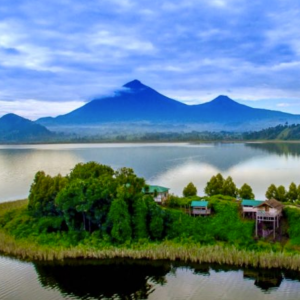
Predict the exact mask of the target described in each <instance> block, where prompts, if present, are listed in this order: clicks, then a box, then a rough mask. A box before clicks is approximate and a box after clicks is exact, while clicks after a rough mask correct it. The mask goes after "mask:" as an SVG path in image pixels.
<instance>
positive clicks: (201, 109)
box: [37, 80, 300, 131]
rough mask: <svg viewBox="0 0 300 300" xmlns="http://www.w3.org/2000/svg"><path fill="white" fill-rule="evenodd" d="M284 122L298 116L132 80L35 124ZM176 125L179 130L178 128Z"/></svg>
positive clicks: (214, 126) (258, 125)
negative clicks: (183, 98)
mask: <svg viewBox="0 0 300 300" xmlns="http://www.w3.org/2000/svg"><path fill="white" fill-rule="evenodd" d="M285 122H289V123H294V122H298V123H300V115H292V114H288V113H283V112H279V111H272V110H266V109H257V108H252V107H249V106H246V105H242V104H240V103H238V102H236V101H234V100H232V99H230V98H229V97H227V96H219V97H217V98H215V99H214V100H212V101H210V102H207V103H204V104H199V105H186V104H184V103H181V102H179V101H176V100H174V99H171V98H168V97H166V96H164V95H162V94H160V93H158V92H157V91H155V90H154V89H152V88H150V87H148V86H146V85H144V84H142V83H141V82H140V81H138V80H133V81H131V82H129V83H127V84H125V85H124V86H123V89H121V90H120V91H118V92H117V93H116V94H115V95H114V96H110V97H105V98H100V99H95V100H93V101H91V102H89V103H87V104H85V105H84V106H82V107H80V108H78V109H76V110H74V111H72V112H70V113H68V114H65V115H61V116H58V117H56V118H49V117H47V118H41V119H39V120H37V123H39V124H42V125H44V126H47V127H48V128H52V127H60V126H104V125H109V124H111V125H113V126H119V127H120V128H121V129H122V128H125V127H126V126H127V125H130V124H131V126H136V125H139V128H142V126H145V124H148V125H149V126H152V127H151V128H152V130H153V128H154V127H153V126H164V128H165V129H171V128H172V126H177V127H176V129H175V130H177V131H178V130H179V129H181V130H183V128H184V127H186V128H188V129H189V130H210V131H212V130H215V131H216V130H232V131H234V130H236V131H247V130H252V129H253V130H259V129H262V128H266V127H270V126H276V125H278V124H282V123H285ZM178 127H179V129H178Z"/></svg>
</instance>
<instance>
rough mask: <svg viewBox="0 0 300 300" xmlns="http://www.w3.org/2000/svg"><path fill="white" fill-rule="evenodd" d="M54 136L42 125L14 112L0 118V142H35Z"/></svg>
mask: <svg viewBox="0 0 300 300" xmlns="http://www.w3.org/2000/svg"><path fill="white" fill-rule="evenodd" d="M53 136H54V133H52V132H51V131H49V130H48V129H47V128H45V127H44V126H42V125H39V124H36V123H35V122H33V121H30V120H28V119H25V118H22V117H20V116H18V115H15V114H7V115H4V116H3V117H2V118H0V142H2V143H3V142H4V143H6V142H8V143H10V142H17V143H20V142H35V141H46V140H47V139H49V138H51V137H53Z"/></svg>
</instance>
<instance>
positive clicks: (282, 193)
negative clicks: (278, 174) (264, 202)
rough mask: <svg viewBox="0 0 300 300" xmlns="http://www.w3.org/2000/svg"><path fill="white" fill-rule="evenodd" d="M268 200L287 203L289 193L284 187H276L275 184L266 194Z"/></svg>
mask: <svg viewBox="0 0 300 300" xmlns="http://www.w3.org/2000/svg"><path fill="white" fill-rule="evenodd" d="M266 197H267V199H272V198H273V199H276V200H278V201H282V202H285V201H287V200H288V193H287V192H286V190H285V187H284V186H283V185H280V186H279V187H276V186H275V185H274V184H271V185H270V186H269V188H268V190H267V192H266Z"/></svg>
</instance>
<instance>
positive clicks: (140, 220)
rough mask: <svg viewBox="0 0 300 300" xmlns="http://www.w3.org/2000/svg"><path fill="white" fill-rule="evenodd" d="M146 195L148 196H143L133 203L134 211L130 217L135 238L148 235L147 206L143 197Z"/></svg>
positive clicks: (142, 237)
mask: <svg viewBox="0 0 300 300" xmlns="http://www.w3.org/2000/svg"><path fill="white" fill-rule="evenodd" d="M146 197H149V196H145V197H143V198H140V199H138V200H137V201H135V203H134V205H133V211H134V213H133V217H132V224H133V235H134V237H135V238H136V239H137V240H139V239H144V238H147V237H148V230H147V214H148V206H147V203H146V199H145V198H146ZM151 200H152V198H151ZM152 201H153V200H152Z"/></svg>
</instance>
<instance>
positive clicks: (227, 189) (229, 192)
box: [221, 176, 238, 197]
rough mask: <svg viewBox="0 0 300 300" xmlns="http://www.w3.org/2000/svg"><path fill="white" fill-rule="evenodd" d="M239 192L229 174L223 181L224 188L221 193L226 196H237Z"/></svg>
mask: <svg viewBox="0 0 300 300" xmlns="http://www.w3.org/2000/svg"><path fill="white" fill-rule="evenodd" d="M237 192H238V190H237V188H236V185H235V183H234V182H233V181H232V178H231V177H230V176H228V177H227V178H226V180H225V181H224V183H223V188H222V193H221V194H222V195H225V196H232V197H236V196H237Z"/></svg>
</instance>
